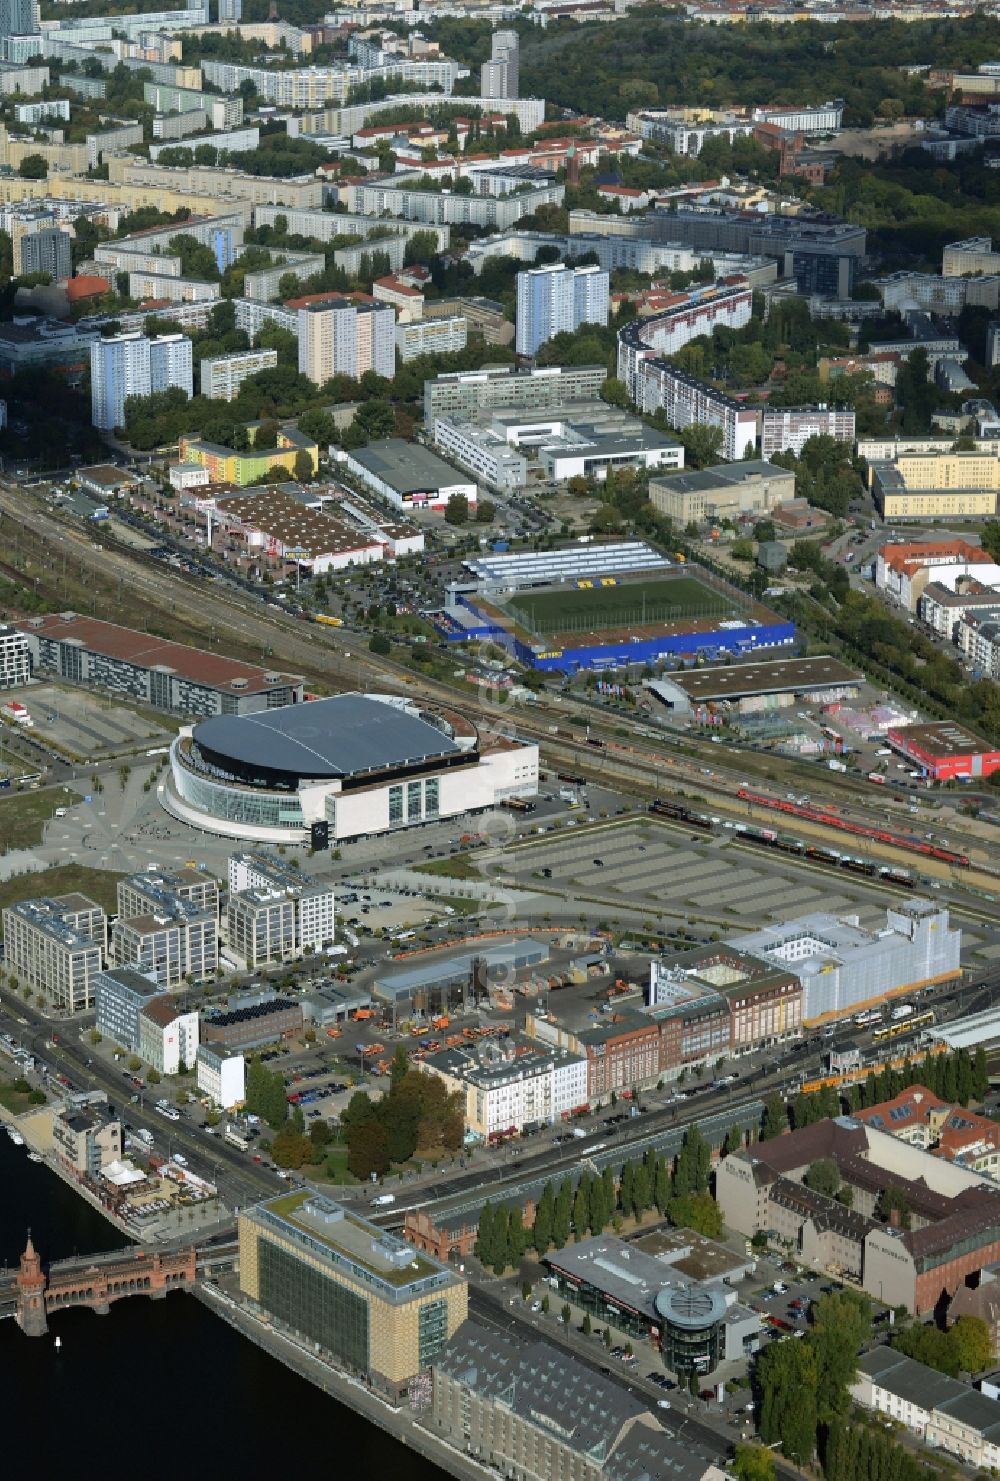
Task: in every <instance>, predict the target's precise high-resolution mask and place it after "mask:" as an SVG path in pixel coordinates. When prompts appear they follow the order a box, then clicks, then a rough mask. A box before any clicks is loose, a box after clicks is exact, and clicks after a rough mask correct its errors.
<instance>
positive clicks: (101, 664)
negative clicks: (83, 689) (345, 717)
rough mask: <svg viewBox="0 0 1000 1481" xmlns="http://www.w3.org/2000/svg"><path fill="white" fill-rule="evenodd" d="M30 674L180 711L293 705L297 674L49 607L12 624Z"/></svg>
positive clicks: (298, 694)
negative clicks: (25, 652)
mask: <svg viewBox="0 0 1000 1481" xmlns="http://www.w3.org/2000/svg"><path fill="white" fill-rule="evenodd" d="M17 626H18V628H19V629H20V631H21V632H23V633H24V635H25V637H26V638H27V640H28V651H29V654H30V657H31V669H32V673H33V674H35V675H36V676H38V675H44V674H53V675H55V676H56V677H58V678H60V679H67V680H69V681H70V682H71V683H75V684H85V685H88V686H90V687H92V688H94V689H103V690H107V691H109V692H110V693H112V694H120V695H123V696H124V697H125V698H127V699H131V700H138V701H139V702H140V704H148V705H151V706H152V708H153V709H157V710H172V711H174V712H176V713H177V714H182V715H249V714H253V713H255V712H256V711H258V710H267V709H273V708H276V707H277V706H280V705H294V704H298V703H299V702H300V701H301V699H302V680H301V679H299V678H296V677H295V676H293V675H291V674H279V673H277V672H275V671H273V670H271V669H264V668H258V667H257V666H256V665H255V664H250V663H240V662H238V661H237V660H236V659H232V658H223V657H221V655H219V654H217V653H205V652H203V651H202V650H201V649H199V648H187V647H185V646H184V645H183V644H181V643H169V642H167V641H166V640H165V639H163V638H157V637H153V636H152V634H150V633H141V632H135V631H133V629H131V628H128V627H119V626H117V624H115V623H113V622H100V621H98V620H97V619H96V618H93V617H79V616H78V615H77V614H76V613H75V612H53V613H49V614H48V615H47V616H45V617H29V618H28V619H27V620H26V621H24V622H19V623H18V624H17Z"/></svg>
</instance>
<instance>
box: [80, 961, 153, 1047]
mask: <svg viewBox="0 0 1000 1481" xmlns="http://www.w3.org/2000/svg"><path fill="white" fill-rule="evenodd" d="M163 994H164V989H163V988H162V987H160V986H159V984H158V983H157V982H156V981H154V979H153V978H152V977H148V976H146V975H145V974H144V973H142V972H137V971H135V969H134V968H132V967H108V968H106V969H105V970H104V971H102V972H98V974H97V976H96V977H95V979H94V1004H95V1007H96V1009H97V1032H98V1033H99V1034H101V1036H102V1037H103V1038H105V1039H107V1040H108V1042H109V1043H111V1044H115V1045H117V1046H118V1047H119V1048H121V1049H128V1050H130V1051H131V1052H132V1053H135V1052H136V1050H137V1049H138V1048H139V1013H140V1011H141V1009H142V1008H144V1007H145V1005H146V1004H147V1003H150V1002H152V1001H153V999H154V998H158V997H162V996H163Z"/></svg>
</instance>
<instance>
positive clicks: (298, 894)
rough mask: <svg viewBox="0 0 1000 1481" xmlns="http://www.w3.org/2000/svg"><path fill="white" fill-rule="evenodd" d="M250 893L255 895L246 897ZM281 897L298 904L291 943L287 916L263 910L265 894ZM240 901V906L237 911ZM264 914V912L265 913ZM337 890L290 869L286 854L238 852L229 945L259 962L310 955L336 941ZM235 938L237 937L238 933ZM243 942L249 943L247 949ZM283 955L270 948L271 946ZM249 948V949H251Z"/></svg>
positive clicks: (232, 865) (232, 870)
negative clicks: (282, 859)
mask: <svg viewBox="0 0 1000 1481" xmlns="http://www.w3.org/2000/svg"><path fill="white" fill-rule="evenodd" d="M246 896H250V897H251V898H250V899H244V897H246ZM260 897H264V898H265V899H270V898H271V897H278V899H279V900H281V901H285V902H288V903H290V904H291V906H292V920H291V938H290V945H288V944H287V940H288V938H287V935H286V930H285V916H284V913H283V912H278V913H277V915H276V916H275V917H274V923H273V924H268V922H269V921H270V920H271V914H270V911H269V910H267V909H264V910H263V911H261V899H260ZM234 902H238V903H237V904H236V910H235V914H234ZM259 917H260V918H259ZM334 930H335V896H334V890H333V885H332V884H330V883H327V882H324V881H322V880H318V879H314V878H313V877H312V876H311V875H308V874H304V873H302V872H301V871H300V870H298V869H289V868H288V866H287V865H286V864H284V863H283V862H282V861H281V859H280V858H278V857H277V856H276V855H274V854H266V853H238V854H232V855H231V856H230V859H229V946H230V950H235V951H236V952H237V954H238V955H239V956H241V957H242V958H243V960H244V961H246V963H247V965H248V966H251V967H253V966H256V965H257V964H258V962H261V961H280V960H282V959H283V957H284V956H285V955H286V954H291V955H294V956H305V955H309V954H310V953H313V952H318V951H321V950H322V949H323V948H324V947H326V946H330V945H332V944H333V939H334ZM234 938H235V939H234ZM241 946H245V947H246V948H247V950H246V951H244V950H242V949H241ZM272 946H273V947H275V948H276V949H278V950H279V951H280V953H281V954H280V955H278V956H274V955H271V954H267V955H261V954H260V953H261V951H267V952H268V953H270V949H271V947H272ZM248 953H249V954H248Z"/></svg>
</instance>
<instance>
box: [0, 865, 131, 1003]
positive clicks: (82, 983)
mask: <svg viewBox="0 0 1000 1481" xmlns="http://www.w3.org/2000/svg"><path fill="white" fill-rule="evenodd" d="M2 921H3V939H4V962H5V965H6V968H7V972H8V974H9V975H12V976H14V977H16V978H17V980H18V984H19V986H20V987H21V988H22V989H25V990H30V991H32V992H35V993H38V994H39V995H40V996H41V997H43V998H45V1000H46V1001H47V1002H48V1003H49V1004H50V1005H51V1006H52V1007H53V1008H57V1009H59V1010H61V1011H62V1012H65V1013H79V1012H82V1011H84V1010H85V1009H87V1008H92V1007H93V1005H94V979H95V977H96V976H97V974H98V973H99V972H100V970H101V967H102V965H103V957H104V948H105V942H106V940H107V930H108V922H107V917H106V915H105V914H104V911H103V910H102V909H101V907H100V906H99V905H97V904H95V903H94V901H93V900H88V899H87V897H86V896H85V895H79V894H69V895H55V896H52V897H51V898H41V899H37V900H22V901H19V902H18V903H17V904H15V905H10V906H8V907H7V908H6V909H5V910H4V911H3V913H2Z"/></svg>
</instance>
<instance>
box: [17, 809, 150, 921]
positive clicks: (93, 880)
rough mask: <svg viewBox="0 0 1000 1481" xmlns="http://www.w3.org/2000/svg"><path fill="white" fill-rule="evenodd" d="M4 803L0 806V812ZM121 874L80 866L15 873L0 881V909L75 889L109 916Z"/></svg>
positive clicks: (69, 865)
mask: <svg viewBox="0 0 1000 1481" xmlns="http://www.w3.org/2000/svg"><path fill="white" fill-rule="evenodd" d="M3 806H4V804H2V803H0V809H2V807H3ZM122 878H123V876H122V875H121V874H111V873H109V872H108V870H106V869H88V868H86V866H85V865H83V864H59V865H56V866H55V867H54V868H52V869H44V870H40V871H39V872H38V873H36V874H16V875H15V876H14V877H13V879H4V880H0V910H2V909H3V908H4V906H6V905H15V904H16V903H17V901H18V900H33V899H35V897H36V896H38V895H68V894H70V893H71V891H73V890H78V891H79V893H80V894H81V895H88V896H89V897H90V899H91V900H96V901H97V903H98V905H103V906H104V909H105V910H106V911H107V913H108V914H109V915H112V914H115V913H116V912H117V910H118V892H117V885H118V881H119V880H120V879H122Z"/></svg>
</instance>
